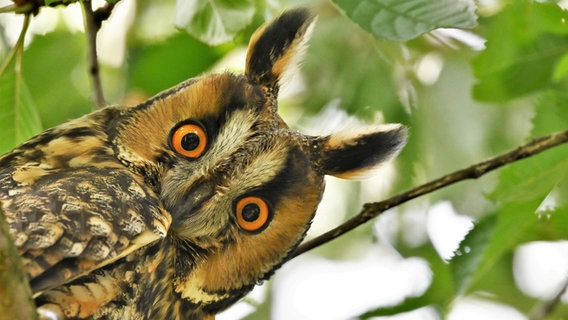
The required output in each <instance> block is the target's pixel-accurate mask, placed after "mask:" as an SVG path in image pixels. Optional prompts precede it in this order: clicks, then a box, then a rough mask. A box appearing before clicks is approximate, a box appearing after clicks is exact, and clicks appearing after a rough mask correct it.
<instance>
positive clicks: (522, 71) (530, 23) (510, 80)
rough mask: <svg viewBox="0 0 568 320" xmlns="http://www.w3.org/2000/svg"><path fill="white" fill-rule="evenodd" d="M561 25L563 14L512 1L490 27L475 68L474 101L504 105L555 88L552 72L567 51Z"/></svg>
mask: <svg viewBox="0 0 568 320" xmlns="http://www.w3.org/2000/svg"><path fill="white" fill-rule="evenodd" d="M565 21H568V12H567V11H564V10H562V9H561V8H560V7H559V6H558V5H556V4H552V3H540V2H536V1H531V2H528V1H514V2H513V3H512V4H511V5H509V6H507V7H506V8H505V9H504V10H503V11H502V12H500V13H499V14H497V15H496V16H495V17H494V19H493V21H491V23H490V27H489V33H488V34H487V49H486V50H485V51H484V52H482V53H481V54H480V55H479V57H478V58H477V59H476V60H474V62H473V68H474V73H475V75H476V77H477V79H478V83H477V84H476V85H475V86H474V88H473V95H474V97H475V98H476V99H478V100H481V101H491V102H503V101H507V100H510V99H513V98H517V97H521V96H523V95H526V94H528V93H531V92H534V91H536V90H541V89H545V88H547V87H550V86H551V85H552V84H554V81H553V80H554V79H553V76H554V72H555V69H556V66H557V65H558V63H559V61H560V59H561V58H562V56H563V55H564V54H565V53H566V52H567V51H568V27H566V23H565ZM504 30H506V31H507V33H506V36H504V34H503V31H504ZM556 72H562V70H559V71H556Z"/></svg>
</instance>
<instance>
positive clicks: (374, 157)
mask: <svg viewBox="0 0 568 320" xmlns="http://www.w3.org/2000/svg"><path fill="white" fill-rule="evenodd" d="M407 136H408V132H407V129H406V128H405V127H403V126H402V125H399V124H390V125H379V126H371V127H363V128H359V129H358V130H355V131H353V130H351V131H344V132H338V133H334V134H332V135H331V136H329V137H327V140H326V141H325V142H324V144H323V148H322V151H321V152H322V153H321V155H320V156H321V161H319V163H320V166H321V170H322V171H323V172H324V173H325V174H329V175H333V176H336V177H339V178H344V179H355V178H362V177H364V176H365V175H367V174H368V173H369V172H370V171H373V169H375V168H376V167H377V166H378V165H379V164H381V163H382V162H385V161H387V160H389V159H391V158H394V157H395V156H396V155H397V154H398V153H399V152H400V150H401V149H402V147H403V146H404V145H405V144H406V138H407Z"/></svg>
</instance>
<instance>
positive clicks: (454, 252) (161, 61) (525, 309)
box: [0, 0, 568, 320]
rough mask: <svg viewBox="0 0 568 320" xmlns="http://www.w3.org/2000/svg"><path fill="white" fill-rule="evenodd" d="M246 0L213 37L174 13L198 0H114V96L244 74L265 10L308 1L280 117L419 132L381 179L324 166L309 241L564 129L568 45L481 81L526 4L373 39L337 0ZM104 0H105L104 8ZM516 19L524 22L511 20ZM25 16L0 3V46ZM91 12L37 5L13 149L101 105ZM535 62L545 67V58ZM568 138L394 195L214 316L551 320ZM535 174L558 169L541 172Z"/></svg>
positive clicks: (561, 311)
mask: <svg viewBox="0 0 568 320" xmlns="http://www.w3.org/2000/svg"><path fill="white" fill-rule="evenodd" d="M2 2H3V3H4V4H10V3H11V2H10V1H2ZM243 2H247V3H250V4H251V5H252V7H253V8H254V10H253V12H252V13H251V15H250V16H251V18H250V22H249V23H248V24H247V26H246V27H245V28H244V29H243V30H241V31H239V32H238V33H236V36H235V37H234V38H233V39H231V40H230V41H225V42H223V43H222V44H217V45H213V46H210V45H208V44H205V43H203V42H202V41H200V40H198V39H197V38H198V37H196V36H192V35H189V34H188V33H187V32H185V31H184V30H180V28H179V21H178V28H176V24H175V23H176V19H177V20H179V19H183V17H180V16H182V14H180V11H179V10H181V8H183V6H184V5H187V1H178V2H177V3H176V1H173V0H162V1H135V0H121V1H119V2H118V4H117V5H116V7H115V8H114V9H113V12H112V15H111V16H110V19H109V20H108V21H106V22H104V23H103V25H102V28H101V30H100V32H99V35H98V42H97V44H98V48H99V52H98V57H99V62H100V64H101V68H102V69H101V78H102V83H103V89H104V93H105V97H106V100H107V101H108V102H109V103H110V104H115V103H120V104H132V105H135V104H137V103H139V102H141V101H143V100H145V99H147V98H149V97H151V96H153V95H154V94H156V93H158V92H160V91H161V90H164V89H167V88H168V87H171V86H173V85H175V84H177V83H179V82H181V81H183V80H185V79H187V78H190V77H194V76H197V75H199V74H202V73H204V72H223V71H226V70H229V71H233V72H239V73H240V72H243V70H244V60H245V54H246V45H247V41H248V39H249V37H250V35H251V34H252V32H253V31H254V30H255V29H256V28H257V27H258V26H259V25H260V24H262V23H263V22H264V21H266V20H268V19H270V18H272V17H274V16H275V15H277V14H279V13H280V12H282V11H283V10H284V9H286V8H293V7H297V6H308V7H310V8H313V10H314V11H315V12H316V13H317V14H318V22H317V25H316V27H315V30H314V32H313V35H312V39H311V41H310V46H309V48H308V50H307V52H306V55H305V57H304V61H303V63H302V64H301V66H300V68H299V69H298V71H297V72H296V73H294V74H293V75H292V76H291V77H290V79H289V81H288V83H287V84H286V86H285V87H284V88H283V90H282V93H281V98H280V105H279V108H280V113H281V115H282V117H283V118H284V119H285V120H286V121H287V122H288V123H289V124H290V126H292V127H294V128H296V129H297V130H299V131H301V132H304V133H310V134H316V133H325V132H331V131H333V130H337V129H339V128H345V127H348V126H349V125H350V124H353V122H354V121H358V122H373V123H377V122H379V123H380V122H384V123H402V124H404V125H406V126H408V127H409V128H410V139H409V141H408V145H407V146H406V147H405V149H404V150H403V151H402V153H401V155H400V156H399V157H398V158H397V159H396V160H395V161H393V162H391V163H388V164H385V165H384V166H383V167H382V168H381V170H380V171H379V172H377V175H376V176H374V177H371V178H369V179H367V180H364V181H358V182H353V181H345V180H339V179H334V178H329V179H328V180H327V188H326V193H325V195H324V200H323V202H322V204H321V205H320V208H319V209H318V212H317V215H316V220H315V221H314V223H313V226H312V228H311V230H310V232H309V234H308V239H310V238H313V237H314V236H316V235H318V234H321V233H322V232H325V231H327V230H329V229H331V228H332V227H334V226H337V225H338V224H340V223H341V222H342V221H345V220H346V219H348V218H350V217H352V216H353V215H355V214H357V213H358V212H359V211H360V208H361V206H362V204H363V203H366V202H376V201H380V200H383V199H385V198H387V197H389V196H392V195H394V194H396V193H399V192H402V191H404V190H406V189H409V188H411V187H414V186H418V185H419V184H422V183H425V182H427V181H429V180H432V179H434V178H437V177H439V176H442V175H444V174H447V173H450V172H452V171H455V170H458V169H461V168H464V167H466V166H469V165H472V164H474V163H477V162H480V161H482V160H485V159H487V158H489V157H492V156H495V155H497V154H499V153H502V152H505V151H508V150H510V149H512V148H514V147H516V146H518V145H519V144H521V143H523V142H526V141H527V140H528V139H529V138H530V137H531V136H534V135H536V134H545V133H549V132H552V131H554V130H560V129H564V130H565V129H566V128H568V116H567V115H568V112H567V111H566V108H567V105H566V104H562V103H557V104H554V103H553V102H554V101H564V100H561V99H565V97H564V96H557V95H556V94H557V93H558V92H561V91H562V90H561V89H564V88H565V86H566V73H565V70H566V68H568V67H567V65H568V59H563V58H562V57H564V54H563V53H562V51H560V53H558V54H557V55H558V57H557V58H558V59H557V60H555V63H554V66H556V67H557V68H556V69H555V72H556V73H555V75H554V76H553V75H549V78H551V79H552V78H553V80H554V81H553V85H550V86H548V85H547V86H541V87H538V88H537V89H535V90H533V92H532V93H530V92H529V91H530V90H527V92H521V93H520V94H516V95H514V96H506V97H495V99H492V98H491V93H489V94H486V95H484V94H483V93H479V92H481V91H483V90H482V89H484V87H483V83H481V85H480V84H479V83H480V80H479V76H480V75H483V72H484V71H483V69H482V68H481V67H479V64H482V63H483V61H484V60H483V58H480V56H481V55H482V54H483V53H484V52H485V51H488V49H486V48H487V46H489V45H491V44H492V43H491V41H492V40H493V41H500V40H497V39H498V37H497V35H499V36H501V37H502V38H503V39H504V38H507V37H509V38H513V39H515V37H517V36H518V34H530V33H531V32H532V31H531V28H533V27H534V28H536V29H538V28H539V27H538V26H534V25H530V24H526V21H527V20H522V18H521V17H520V16H516V14H517V13H515V12H517V11H512V9H508V8H507V6H506V5H507V2H508V1H500V0H483V1H477V2H476V3H475V6H476V7H475V10H476V13H477V15H478V21H477V26H476V27H475V28H473V29H469V30H466V29H451V28H448V29H436V30H434V31H431V32H428V33H425V34H423V35H421V36H419V37H417V38H414V39H412V40H408V41H403V42H401V41H390V40H381V39H377V38H376V37H374V36H373V35H372V34H370V33H368V32H367V31H365V30H363V29H362V28H361V27H359V26H358V25H357V24H356V23H354V22H353V21H352V20H351V19H349V18H348V17H346V16H345V15H344V14H342V10H341V7H338V6H336V5H335V4H334V3H332V2H330V1H323V0H318V1H293V0H266V1H256V2H254V3H253V1H243ZM519 2H522V3H524V4H523V5H520V4H519V5H517V6H518V7H521V8H516V9H515V10H519V12H525V13H526V14H527V15H528V16H531V17H532V16H533V15H535V14H540V13H539V12H540V11H539V12H536V10H537V9H534V7H536V6H537V5H536V4H535V3H534V2H532V1H519ZM544 2H546V1H544ZM104 4H105V3H104V1H99V2H97V1H94V6H95V7H97V6H103V5H104ZM549 6H554V8H553V9H551V8H550V7H549ZM562 8H563V3H562V2H557V1H555V2H548V3H547V7H546V9H545V10H544V11H546V12H548V11H551V12H552V13H550V14H551V15H554V17H557V16H558V17H557V18H558V19H563V18H564V17H565V11H563V9H562ZM249 10H250V9H249ZM547 10H548V11H547ZM535 12H536V13H535ZM543 14H544V13H543ZM514 19H518V20H519V21H516V23H517V26H520V27H519V28H525V29H527V30H521V31H519V30H517V29H506V28H504V27H503V25H505V26H506V24H505V22H504V21H513V20H514ZM531 19H532V18H531ZM22 20H23V18H22V16H18V15H14V14H0V28H1V31H2V32H1V35H2V39H1V42H0V54H1V55H2V56H4V57H6V56H7V54H8V52H9V50H10V49H11V47H12V46H13V45H14V44H15V43H16V41H17V38H18V36H19V33H20V30H21V26H22ZM531 21H532V20H531ZM543 21H544V20H543ZM547 21H548V20H547ZM551 21H552V20H551ZM559 21H560V20H559ZM513 22H515V21H513ZM513 22H511V24H510V25H511V26H515V24H514V23H513ZM565 22H566V20H564V21H563V23H565ZM500 23H503V24H500ZM83 25H84V24H83V17H82V12H81V8H80V6H79V5H78V4H77V3H75V4H71V5H68V6H59V7H56V8H42V9H41V10H40V12H39V14H38V15H37V16H34V17H33V19H32V21H31V25H30V29H29V32H28V33H27V35H26V38H25V51H24V55H23V64H22V71H21V72H22V73H21V74H22V79H23V80H24V83H25V85H24V87H23V88H24V89H23V93H21V95H20V96H17V97H16V99H22V100H25V103H24V104H23V105H25V106H26V109H25V110H24V111H18V110H13V109H12V105H13V103H12V102H13V101H14V96H13V95H14V93H13V92H12V91H10V89H6V88H5V87H6V86H8V84H7V83H6V81H5V79H6V78H7V77H9V76H10V75H9V74H7V75H5V76H3V78H4V80H2V79H1V78H0V108H3V109H0V121H4V120H2V119H1V118H9V119H11V122H10V123H8V124H5V125H4V126H3V127H4V128H15V127H17V126H19V125H21V124H22V123H25V124H26V125H27V128H26V129H25V130H23V131H22V132H23V133H21V135H18V136H17V137H16V138H15V139H14V137H15V136H14V134H12V133H10V132H11V131H10V130H8V129H6V130H5V132H4V135H5V136H4V138H3V139H2V141H1V142H0V148H1V151H2V152H5V151H7V150H9V149H11V148H13V147H14V146H15V145H16V144H17V143H20V142H22V141H23V140H25V139H26V138H29V137H30V135H31V134H34V133H37V132H40V131H41V130H42V129H47V128H49V127H52V126H55V125H57V124H59V123H62V122H64V121H67V120H69V119H72V118H76V117H79V116H81V115H83V114H86V113H88V112H90V111H91V110H92V109H93V103H92V89H91V83H90V78H89V76H88V62H87V58H86V57H87V45H86V44H87V42H86V38H85V34H84V27H83ZM564 27H565V28H568V27H567V26H566V25H564ZM554 28H556V27H554ZM551 29H553V28H552V27H551ZM550 33H552V34H554V35H555V36H556V38H554V39H552V40H550V41H552V42H554V44H560V45H559V48H560V49H562V48H565V49H568V45H566V43H568V41H567V39H568V35H567V34H566V32H563V31H557V32H556V31H550ZM492 37H493V38H492ZM535 37H540V34H538V33H537V34H536V35H535ZM519 39H520V38H519ZM509 40H511V39H509ZM525 40H526V39H525ZM503 41H504V42H506V43H505V44H507V41H506V40H503ZM511 41H512V40H511ZM519 41H521V40H519ZM523 41H524V40H523ZM526 42H527V46H531V45H532V44H531V43H530V42H529V40H526ZM553 48H555V49H556V47H554V46H553ZM497 49H499V50H501V51H500V52H505V51H506V50H505V49H503V48H500V47H498V48H497ZM497 49H495V50H497ZM564 52H568V50H567V51H564ZM555 57H556V56H555ZM509 58H511V57H509ZM489 59H490V57H489ZM503 59H505V60H504V61H509V60H506V59H508V58H507V57H503ZM511 59H513V58H511ZM562 61H564V62H562ZM496 63H497V62H496ZM476 64H477V65H476ZM532 65H533V64H531V66H532ZM534 65H536V66H537V67H534V68H536V69H538V68H539V67H538V66H541V67H542V65H541V64H539V61H538V60H535V62H534ZM536 74H538V72H536V71H535V73H534V74H532V73H523V72H521V73H520V74H519V76H518V77H509V78H507V79H505V80H503V79H502V80H501V84H503V83H504V82H506V85H507V86H510V87H519V88H524V87H523V83H524V81H525V79H524V78H526V79H529V80H530V79H531V77H533V76H534V75H536ZM476 76H478V78H476ZM482 80H483V79H482ZM542 81H546V79H544V80H542ZM489 86H491V85H489ZM474 88H477V89H479V90H478V91H477V95H476V92H474ZM551 90H552V93H551ZM525 93H526V94H525ZM10 95H11V96H10ZM488 95H489V97H488ZM2 101H4V102H3V103H2ZM6 101H8V102H6ZM550 101H553V102H550ZM549 105H552V107H549ZM554 106H555V107H554ZM553 107H554V108H556V109H553ZM539 108H543V109H542V110H544V108H546V110H547V111H542V112H541V113H539V112H540V111H539ZM18 112H20V113H18ZM10 126H12V127H10ZM14 130H17V129H14ZM566 149H567V148H566V147H565V146H564V147H559V151H553V152H552V151H551V154H552V155H551V156H549V157H548V158H550V159H549V160H546V161H544V160H543V158H539V157H540V156H538V157H536V158H535V160H534V161H533V162H531V163H529V164H527V165H523V167H519V166H516V165H513V166H511V169H510V168H506V170H502V171H504V172H501V171H498V172H493V173H490V174H488V175H486V176H484V177H482V178H481V179H477V180H471V181H465V182H461V183H459V184H457V185H454V186H450V187H447V188H444V189H443V190H440V191H437V192H435V193H431V194H428V195H426V196H424V197H421V198H418V199H415V200H413V201H411V202H409V203H407V204H404V205H401V206H399V207H396V208H395V209H392V210H389V211H387V212H385V213H384V214H382V215H381V216H379V217H378V218H377V219H374V220H372V221H371V222H369V223H367V224H365V225H363V226H361V227H359V228H358V229H356V230H354V231H352V232H349V233H348V234H347V235H345V236H342V237H340V238H338V239H336V240H334V241H332V242H330V243H327V244H325V245H324V246H322V247H319V248H317V249H315V250H312V251H310V252H308V253H306V254H303V255H301V256H299V257H297V258H295V259H293V260H292V261H290V262H288V263H286V264H285V265H284V266H283V267H282V268H281V270H279V271H278V272H277V273H276V275H275V276H274V277H273V278H272V279H271V280H270V281H267V282H266V283H264V284H262V285H259V286H258V287H257V288H255V290H254V291H253V292H252V293H251V294H250V295H249V296H248V297H247V298H245V299H244V300H243V301H241V302H239V303H238V304H237V305H235V306H233V307H232V308H230V309H229V310H227V311H226V312H224V313H223V314H221V315H219V316H218V319H223V320H225V319H269V318H270V319H350V318H357V317H362V318H375V319H397V320H401V319H428V320H430V319H432V320H434V319H452V320H457V319H460V320H461V319H529V318H531V319H540V318H538V314H539V310H541V309H542V307H543V306H545V305H546V303H547V302H549V301H554V306H555V309H554V311H550V312H549V313H547V314H546V317H545V318H547V319H566V318H568V306H567V303H568V295H567V294H566V293H564V294H563V295H562V294H561V289H562V288H563V286H565V284H566V281H567V279H568V241H566V240H567V239H568V233H566V231H567V228H568V218H566V215H568V210H566V208H567V206H566V201H564V200H562V199H565V198H568V197H567V194H568V193H566V191H567V190H568V183H567V182H566V179H565V177H566V176H565V174H566V173H568V165H567V162H568V161H567V153H568V152H566V151H567V150H566ZM548 158H547V159H548ZM547 161H548V162H547ZM515 166H516V167H515ZM551 166H552V168H553V169H554V170H553V171H549V170H551V169H550V168H551ZM519 168H520V169H519ZM535 168H536V169H535ZM515 170H520V171H515ZM547 170H548V171H547ZM519 172H520V173H519ZM538 172H545V173H547V174H548V175H547V176H546V177H547V179H548V180H543V179H545V178H546V177H545V178H543V177H541V176H537V177H533V176H531V174H532V175H534V174H536V173H538ZM503 175H506V177H505V178H504V177H502V176H503ZM524 175H528V176H529V177H533V178H534V180H535V181H537V182H538V183H539V184H531V183H532V182H531V181H533V180H530V179H529V180H530V181H529V182H528V183H526V184H524V183H518V181H527V179H526V178H523V177H524ZM507 177H509V178H507ZM553 177H554V178H553ZM515 179H519V180H515ZM523 179H524V180H523ZM515 181H517V182H515ZM543 181H544V182H543ZM535 183H536V182H535ZM507 188H519V189H514V190H513V189H507ZM535 188H538V191H535ZM511 190H513V191H511ZM527 194H532V195H534V197H533V196H532V195H531V196H527ZM503 195H504V196H503ZM504 198H506V199H507V201H504V200H503V199H504ZM509 200H510V201H509ZM525 200H526V201H528V200H531V201H532V202H530V203H528V202H525ZM525 211H526V212H525ZM516 212H519V214H518V216H515V215H514V214H513V213H516ZM520 212H523V214H521V213H520ZM503 217H506V218H503ZM527 219H528V220H530V222H528V223H525V222H524V221H527ZM543 221H544V222H543ZM472 230H475V232H472ZM468 233H469V234H470V236H469V237H468V240H467V242H463V243H462V240H463V239H464V237H466V234H468ZM460 243H462V244H461V246H460ZM456 257H461V258H456ZM463 257H465V258H463ZM559 294H560V298H559V299H555V298H554V297H555V296H556V295H559Z"/></svg>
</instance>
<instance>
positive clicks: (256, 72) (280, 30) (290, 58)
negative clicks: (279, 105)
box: [245, 8, 315, 90]
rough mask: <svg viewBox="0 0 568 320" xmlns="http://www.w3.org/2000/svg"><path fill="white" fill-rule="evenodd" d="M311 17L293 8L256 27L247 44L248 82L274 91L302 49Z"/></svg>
mask: <svg viewBox="0 0 568 320" xmlns="http://www.w3.org/2000/svg"><path fill="white" fill-rule="evenodd" d="M314 21H315V16H314V15H313V14H312V13H311V12H310V11H309V10H307V9H303V8H300V9H294V10H289V11H286V12H284V13H283V14H282V15H281V16H279V17H278V18H276V19H274V20H273V21H272V22H269V23H267V24H265V25H263V26H262V27H260V28H259V29H258V30H257V31H256V32H255V33H254V34H253V36H252V37H251V40H250V42H249V47H248V52H247V60H246V72H245V74H246V76H247V78H248V79H249V81H250V82H251V83H254V84H257V85H263V86H267V87H269V88H271V89H276V90H277V89H278V82H279V80H281V79H282V76H283V74H284V73H285V72H286V70H287V69H288V68H290V67H292V66H293V65H294V63H295V62H296V61H295V60H297V59H298V58H299V56H301V54H302V53H303V51H304V50H305V47H306V43H307V40H308V39H309V34H310V33H311V32H310V31H311V29H312V28H311V26H312V25H313V23H314Z"/></svg>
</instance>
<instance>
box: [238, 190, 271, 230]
mask: <svg viewBox="0 0 568 320" xmlns="http://www.w3.org/2000/svg"><path fill="white" fill-rule="evenodd" d="M269 213H270V210H269V208H268V204H267V203H266V201H264V200H263V199H261V198H259V197H246V198H242V199H240V200H239V201H238V202H237V206H236V216H237V223H238V224H239V226H240V227H241V228H242V229H243V230H246V231H250V232H254V231H259V230H261V229H262V228H263V227H265V226H266V225H267V223H268V218H269V216H270V214H269Z"/></svg>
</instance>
